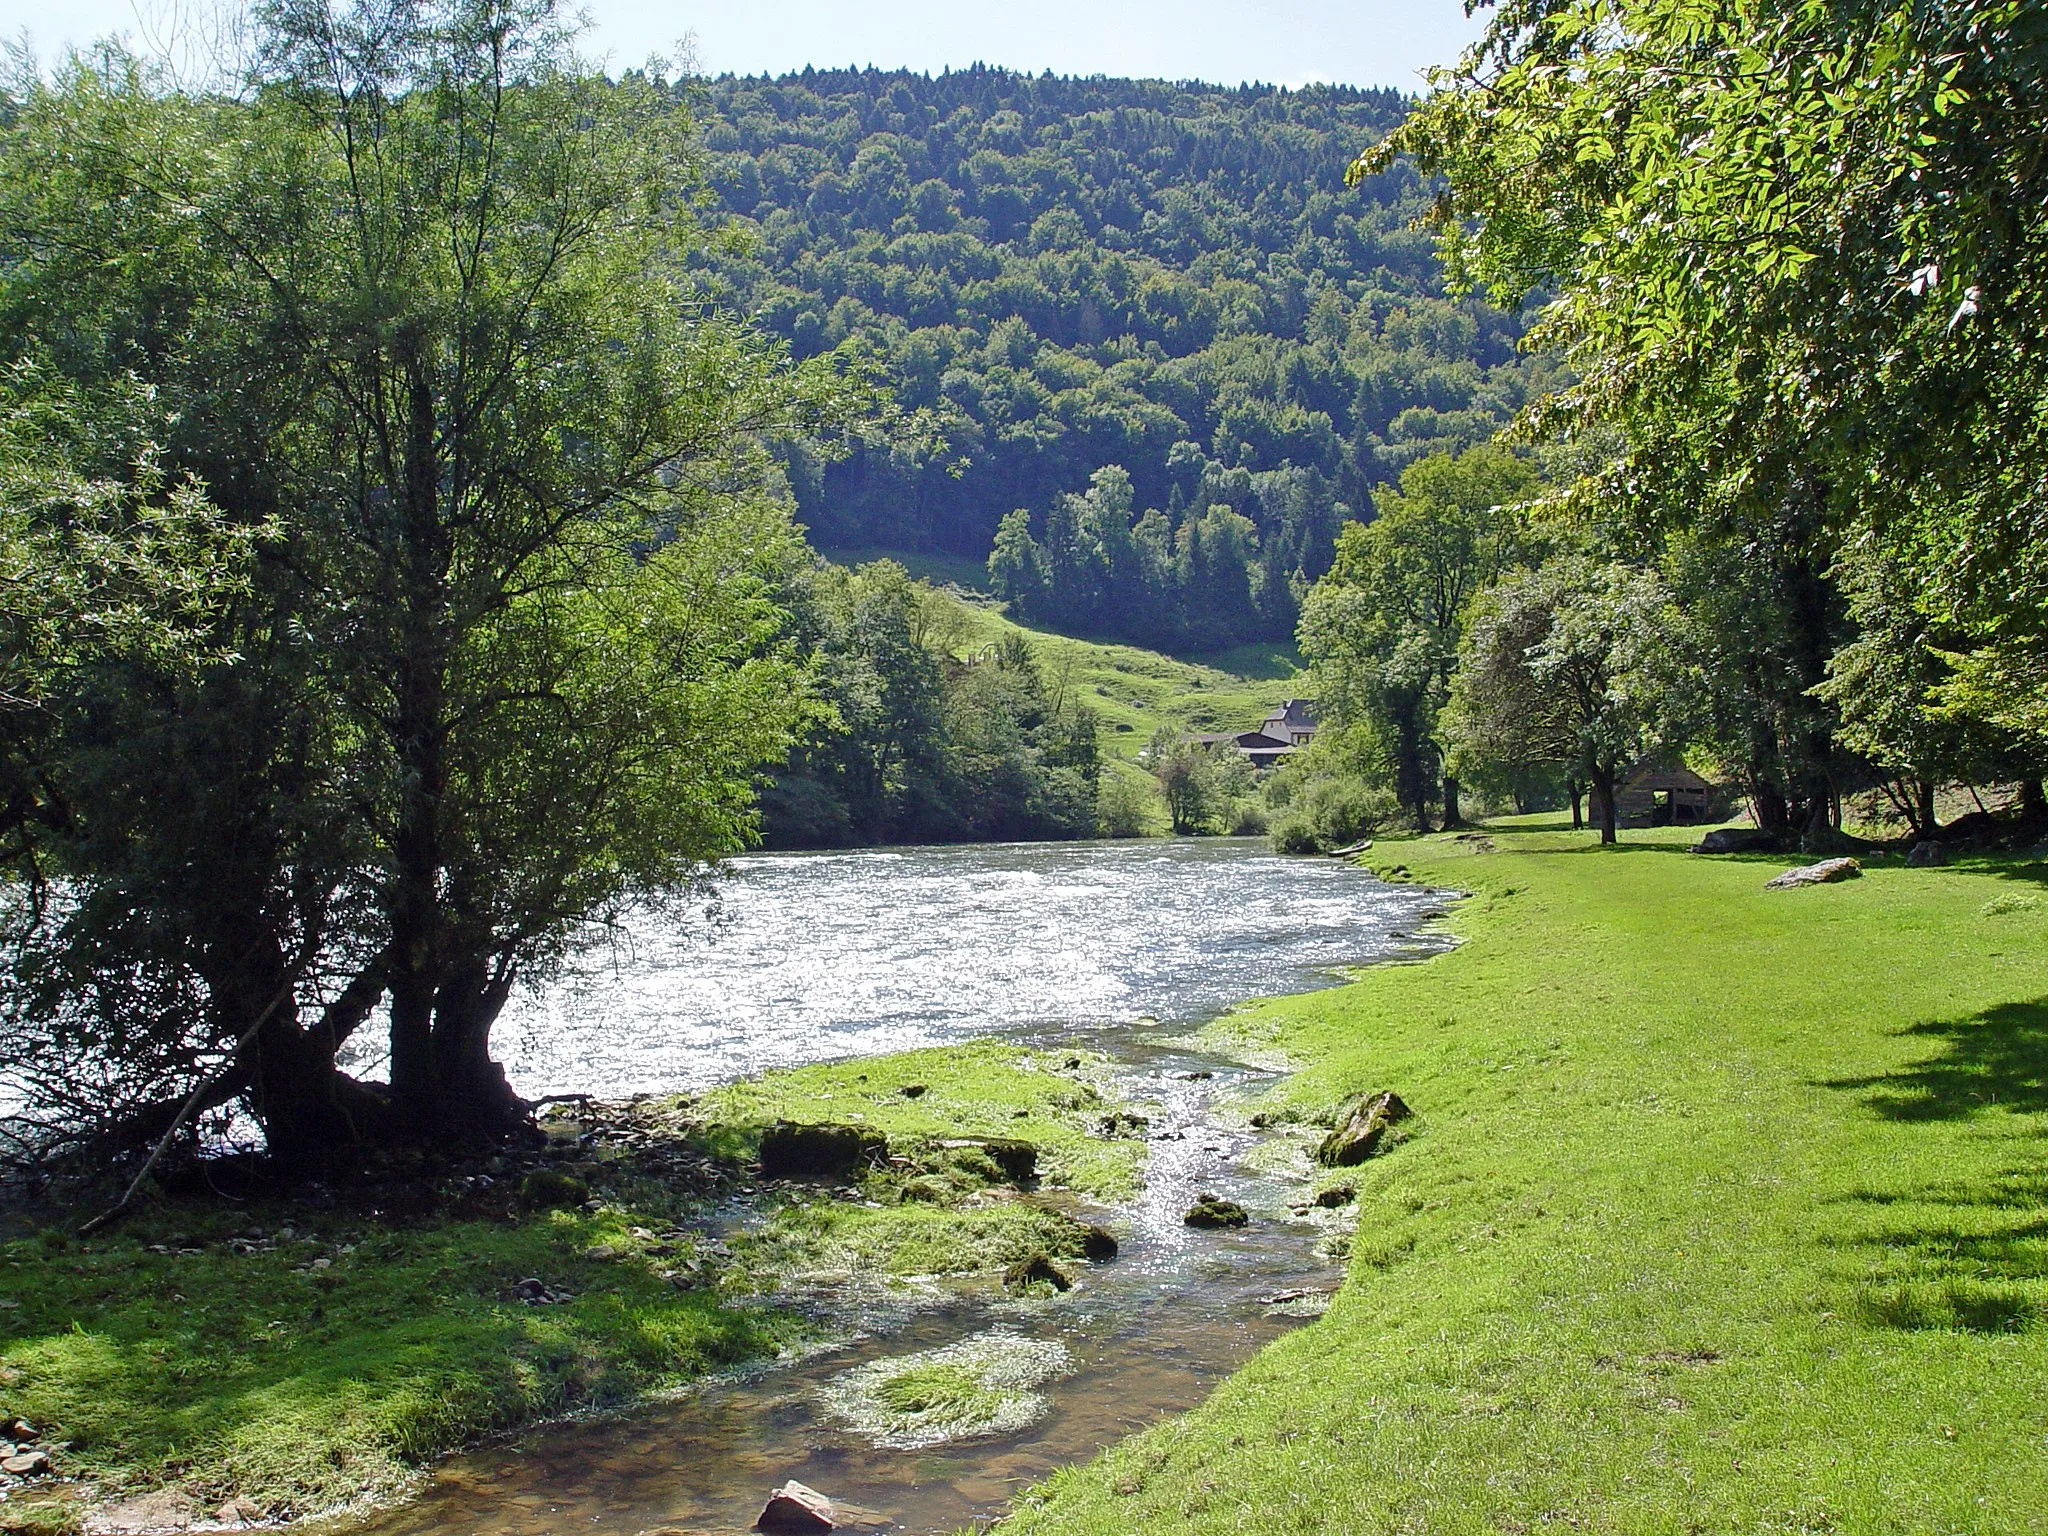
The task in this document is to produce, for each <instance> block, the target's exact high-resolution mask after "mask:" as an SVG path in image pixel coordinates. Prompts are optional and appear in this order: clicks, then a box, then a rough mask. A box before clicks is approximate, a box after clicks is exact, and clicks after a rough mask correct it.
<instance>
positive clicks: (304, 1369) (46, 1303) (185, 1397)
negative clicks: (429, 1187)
mask: <svg viewBox="0 0 2048 1536" xmlns="http://www.w3.org/2000/svg"><path fill="white" fill-rule="evenodd" d="M268 1215H269V1218H270V1222H271V1223H272V1230H273V1231H274V1230H275V1223H276V1222H278V1221H279V1220H281V1219H283V1218H282V1215H281V1213H278V1212H274V1211H273V1212H269V1213H268ZM170 1219H171V1218H170V1216H169V1215H168V1214H165V1215H159V1216H156V1217H145V1218H142V1219H139V1220H137V1221H135V1222H133V1223H131V1224H130V1225H129V1226H128V1227H125V1228H124V1229H122V1230H121V1231H120V1232H119V1233H117V1234H116V1235H113V1236H110V1237H106V1238H96V1239H94V1240H92V1241H89V1242H87V1241H80V1240H78V1239H74V1238H67V1237H65V1236H63V1235H62V1234H60V1233H47V1234H43V1235H40V1236H36V1237H30V1238H23V1239H18V1240H16V1241H12V1242H9V1243H7V1244H6V1245H4V1247H0V1295H4V1296H5V1297H6V1299H7V1300H9V1301H12V1302H15V1303H17V1305H15V1306H13V1307H10V1308H9V1309H8V1310H7V1311H6V1312H4V1313H0V1318H4V1319H5V1323H4V1335H0V1410H4V1411H5V1412H6V1413H10V1414H20V1415H22V1416H23V1417H26V1418H28V1419H29V1420H30V1421H32V1422H33V1423H35V1424H36V1425H37V1426H38V1427H39V1428H40V1429H42V1430H43V1432H44V1433H45V1434H47V1435H50V1436H51V1437H53V1438H60V1439H62V1440H65V1441H68V1442H69V1443H70V1445H69V1449H68V1451H66V1452H64V1453H63V1455H62V1456H61V1458H60V1461H61V1465H62V1467H63V1469H64V1470H65V1471H66V1472H68V1473H71V1474H73V1475H77V1476H82V1477H85V1478H87V1479H91V1480H94V1481H97V1482H99V1483H101V1484H102V1485H103V1486H104V1487H105V1488H107V1489H110V1490H119V1489H128V1490H134V1489H138V1488H146V1487H152V1486H161V1485H175V1486H178V1487H180V1488H182V1489H184V1490H185V1491H187V1492H189V1493H192V1494H193V1495H194V1496H196V1497H198V1498H199V1499H201V1500H202V1502H206V1503H207V1505H208V1507H211V1504H212V1503H213V1502H218V1501H219V1500H221V1499H224V1498H226V1497H228V1496H230V1495H233V1494H241V1495H245V1496H247V1497H249V1498H251V1499H253V1500H255V1501H256V1502H257V1503H259V1504H261V1505H263V1506H264V1507H266V1508H267V1509H270V1510H272V1511H274V1512H276V1513H279V1514H297V1513H305V1512H308V1511H312V1510H317V1509H321V1508H324V1507H327V1506H330V1505H333V1504H336V1503H340V1502H343V1501H346V1500H349V1499H353V1498H356V1497H359V1496H361V1495H363V1494H366V1493H381V1492H389V1491H391V1490H393V1489H395V1488H397V1487H398V1486H400V1485H401V1484H402V1482H403V1481H404V1480H405V1478H406V1476H407V1475H408V1472H409V1469H410V1468H411V1467H412V1466H414V1465H417V1464H418V1463H419V1462H421V1461H423V1460H425V1459H427V1458H429V1457H431V1456H434V1455H436V1454H438V1453H439V1452H442V1451H445V1450H448V1449H450V1448H452V1447H454V1446H457V1445H460V1444H463V1443H464V1442H466V1441H468V1440H471V1439H474V1438H475V1437H477V1436H478V1435H481V1434H485V1433H487V1432H490V1431H492V1430H497V1429H502V1428H508V1427H512V1426H515V1425H519V1424H524V1423H529V1422H532V1421H534V1420H536V1419H540V1418H546V1417H550V1416H554V1415H559V1414H562V1413H566V1412H569V1411H572V1410H576V1409H585V1408H593V1407H603V1406H609V1405H615V1404H619V1403H623V1402H625V1401H627V1400H629V1399H630V1398H632V1397H634V1396H635V1395H637V1394H639V1393H641V1392H644V1391H646V1390H649V1389H650V1388H657V1387H661V1386H666V1385H669V1384H671V1383H674V1382H678V1381H682V1380H686V1379H688V1378H690V1377H692V1376H696V1375H700V1374H702V1373H703V1372H705V1371H706V1370H709V1369H712V1368H715V1367H717V1366H720V1365H724V1364H728V1363H732V1362H737V1361H740V1360H743V1359H747V1358H750V1357H753V1356H756V1355H758V1354H760V1353H762V1352H763V1351H770V1350H773V1349H774V1348H775V1346H776V1344H777V1342H778V1339H779V1338H780V1337H781V1336H784V1335H786V1334H787V1333H788V1332H789V1326H788V1325H787V1324H786V1323H783V1322H781V1321H779V1320H776V1319H774V1318H772V1317H770V1316H769V1315H767V1314H764V1313H761V1312H758V1311H755V1310H752V1309H737V1308H731V1307H723V1306H720V1305H719V1304H718V1303H717V1302H716V1301H715V1300H714V1299H713V1298H712V1297H711V1296H709V1295H707V1294H704V1293H700V1292H683V1291H678V1290H677V1289H675V1288H674V1287H673V1286H672V1285H670V1284H669V1283H668V1282H667V1281H666V1280H664V1279H663V1278H662V1277H661V1275H660V1274H659V1273H658V1272H657V1271H658V1266H657V1265H655V1264H653V1263H651V1262H647V1261H644V1260H640V1259H638V1258H635V1257H632V1256H631V1251H632V1250H634V1249H635V1247H636V1244H635V1243H634V1242H633V1241H632V1240H631V1239H630V1238H629V1236H628V1235H627V1229H628V1227H629V1226H630V1224H631V1223H632V1221H633V1220H634V1219H635V1218H633V1217H631V1216H629V1215H627V1214H625V1213H608V1214H603V1215H584V1214H581V1213H577V1214H567V1213H562V1212H552V1213H545V1214H541V1215H537V1216H534V1217H532V1218H531V1219H528V1220H525V1221H521V1222H516V1223H513V1224H509V1225H508V1224H503V1223H498V1222H488V1221H451V1222H446V1223H442V1224H436V1225H430V1226H422V1227H419V1228H414V1229H391V1228H385V1227H375V1226H368V1225H366V1224H362V1223H358V1224H355V1225H353V1226H343V1225H340V1224H338V1223H332V1222H326V1221H323V1220H321V1219H320V1218H318V1217H314V1218H311V1219H310V1220H309V1219H308V1218H307V1217H306V1216H305V1215H304V1214H303V1213H293V1215H292V1217H291V1219H292V1220H293V1222H294V1223H295V1226H294V1228H293V1230H294V1232H295V1234H296V1235H295V1236H293V1237H291V1238H289V1239H285V1240H282V1241H279V1242H277V1244H276V1246H275V1247H274V1248H273V1249H271V1250H270V1251H257V1252H251V1253H248V1254H246V1255H243V1254H237V1253H235V1252H234V1251H233V1249H232V1248H231V1247H230V1246H229V1240H230V1237H231V1234H232V1232H234V1231H239V1230H243V1229H245V1228H247V1227H248V1226H249V1224H250V1223H251V1221H252V1215H251V1213H250V1212H248V1211H242V1212H222V1211H220V1210H218V1209H217V1208H216V1209H214V1210H212V1211H208V1210H205V1209H198V1210H193V1209H186V1210H183V1211H179V1212H177V1213H176V1221H177V1226H176V1229H175V1231H174V1230H173V1228H172V1227H171V1225H170ZM254 1219H257V1220H260V1219H261V1215H260V1214H259V1215H258V1216H256V1217H255V1218H254ZM167 1239H175V1242H176V1245H177V1250H179V1251H172V1252H169V1253H156V1252H152V1251H151V1246H152V1245H166V1240H167ZM604 1243H609V1244H612V1245H615V1246H616V1247H617V1248H618V1249H619V1250H620V1251H621V1252H622V1254H625V1255H627V1256H624V1257H621V1258H619V1259H615V1260H613V1261H611V1262H601V1261H598V1260H594V1259H590V1258H586V1257H585V1256H584V1250H585V1249H586V1248H589V1247H591V1246H593V1245H597V1244H604ZM182 1250H196V1251H182ZM528 1277H534V1278H539V1279H542V1280H543V1281H545V1282H546V1283H547V1284H548V1285H549V1286H550V1287H552V1288H555V1289H557V1290H566V1291H570V1292H573V1293H574V1299H572V1300H570V1301H568V1302H565V1303H561V1304H558V1305H540V1306H534V1305H528V1304H526V1303H524V1302H522V1301H521V1300H519V1299H518V1297H517V1295H516V1294H515V1293H514V1291H513V1287H514V1285H515V1284H516V1283H517V1282H518V1281H520V1280H522V1279H525V1278H528Z"/></svg>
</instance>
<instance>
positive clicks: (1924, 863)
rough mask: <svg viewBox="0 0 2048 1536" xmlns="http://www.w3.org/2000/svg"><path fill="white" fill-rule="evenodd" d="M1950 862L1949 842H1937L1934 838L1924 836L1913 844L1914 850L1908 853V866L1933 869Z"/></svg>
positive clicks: (1910, 867)
mask: <svg viewBox="0 0 2048 1536" xmlns="http://www.w3.org/2000/svg"><path fill="white" fill-rule="evenodd" d="M1947 862H1948V844H1947V843H1937V842H1936V841H1935V840H1934V839H1933V838H1931V837H1928V838H1922V839H1921V840H1920V841H1919V842H1917V843H1915V844H1914V845H1913V851H1912V852H1911V853H1909V854H1907V855H1906V868H1908V869H1933V868H1935V867H1936V866H1937V865H1941V864H1946V863H1947Z"/></svg>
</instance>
